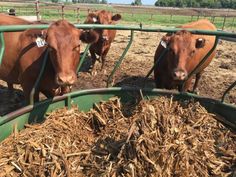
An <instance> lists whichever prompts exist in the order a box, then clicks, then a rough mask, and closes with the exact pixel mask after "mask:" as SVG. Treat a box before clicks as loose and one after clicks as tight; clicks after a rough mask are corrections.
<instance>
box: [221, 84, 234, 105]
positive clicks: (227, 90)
mask: <svg viewBox="0 0 236 177" xmlns="http://www.w3.org/2000/svg"><path fill="white" fill-rule="evenodd" d="M235 86H236V81H235V82H234V83H232V84H231V85H230V86H229V87H228V88H227V89H226V91H225V92H224V94H223V96H222V98H221V102H224V100H225V97H226V95H227V94H228V93H229V92H230V90H232V89H233V88H234V87H235Z"/></svg>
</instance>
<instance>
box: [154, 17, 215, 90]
mask: <svg viewBox="0 0 236 177" xmlns="http://www.w3.org/2000/svg"><path fill="white" fill-rule="evenodd" d="M180 28H186V29H188V28H192V29H198V30H216V27H215V26H214V25H213V24H212V23H211V22H209V21H208V20H199V21H196V22H192V23H188V24H185V25H183V26H180ZM214 42H215V37H214V36H206V35H193V34H191V33H190V32H188V31H186V30H182V31H178V32H177V33H175V34H167V35H166V36H164V37H163V38H162V41H161V43H160V44H159V46H158V48H157V50H156V53H155V57H154V62H156V61H157V59H158V58H159V56H160V54H161V53H162V51H163V50H164V49H165V48H166V47H168V48H169V50H168V51H167V54H166V55H165V56H164V57H163V58H162V59H161V60H160V61H159V63H158V65H157V66H156V68H155V69H154V78H155V82H156V87H157V88H166V89H174V88H176V87H178V89H179V91H189V89H190V85H191V81H192V79H193V77H191V78H187V77H188V74H189V73H190V72H191V71H192V70H193V69H194V68H195V67H196V66H197V64H198V63H199V62H200V61H201V60H202V59H203V58H204V56H205V55H207V53H208V51H210V50H211V48H212V47H213V45H214ZM215 53H216V51H213V53H212V54H211V55H210V56H209V57H208V59H207V60H206V62H205V63H204V64H203V65H202V66H201V67H200V68H199V69H198V71H197V73H196V80H195V83H194V86H193V92H194V91H195V89H196V88H197V85H198V82H199V79H200V77H201V75H202V73H203V70H204V69H205V68H206V67H207V66H208V65H209V64H210V62H211V61H212V59H213V57H214V56H215ZM186 79H187V81H186V84H185V86H184V88H182V86H183V81H184V80H186Z"/></svg>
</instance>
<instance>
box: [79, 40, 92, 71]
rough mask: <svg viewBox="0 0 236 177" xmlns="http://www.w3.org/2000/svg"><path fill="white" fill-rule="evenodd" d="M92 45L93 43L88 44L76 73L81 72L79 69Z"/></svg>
mask: <svg viewBox="0 0 236 177" xmlns="http://www.w3.org/2000/svg"><path fill="white" fill-rule="evenodd" d="M90 46H91V44H88V45H87V47H86V48H85V50H84V53H83V55H82V57H81V60H80V62H79V66H78V67H77V70H76V73H78V72H79V70H80V68H81V66H82V64H83V63H84V59H85V57H86V55H87V53H88V50H89V48H90Z"/></svg>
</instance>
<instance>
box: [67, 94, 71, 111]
mask: <svg viewBox="0 0 236 177" xmlns="http://www.w3.org/2000/svg"><path fill="white" fill-rule="evenodd" d="M66 106H67V108H68V109H71V106H72V105H71V96H70V95H68V97H67V100H66Z"/></svg>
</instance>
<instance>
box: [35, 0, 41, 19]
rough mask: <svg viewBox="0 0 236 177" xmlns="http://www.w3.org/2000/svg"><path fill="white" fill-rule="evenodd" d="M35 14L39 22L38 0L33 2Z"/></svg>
mask: <svg viewBox="0 0 236 177" xmlns="http://www.w3.org/2000/svg"><path fill="white" fill-rule="evenodd" d="M35 13H36V16H37V21H39V20H40V14H39V13H40V12H39V0H36V1H35Z"/></svg>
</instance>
